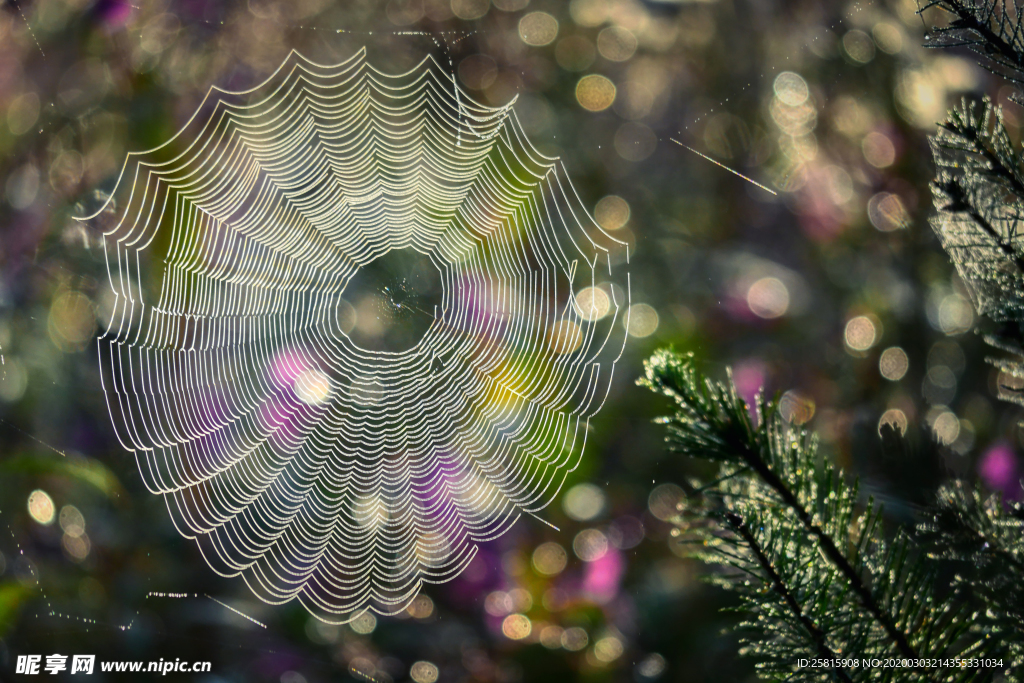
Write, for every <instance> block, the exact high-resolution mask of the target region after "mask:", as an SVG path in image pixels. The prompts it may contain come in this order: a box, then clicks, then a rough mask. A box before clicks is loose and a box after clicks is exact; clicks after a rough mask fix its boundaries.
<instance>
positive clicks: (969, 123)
mask: <svg viewBox="0 0 1024 683" xmlns="http://www.w3.org/2000/svg"><path fill="white" fill-rule="evenodd" d="M931 143H932V153H933V155H934V158H935V161H936V164H937V166H938V175H937V177H936V179H935V181H934V182H933V183H932V191H933V195H934V200H935V206H936V208H937V209H938V214H937V216H935V218H933V220H932V227H933V228H934V229H935V232H936V234H937V235H938V236H939V239H940V241H941V242H942V246H943V248H944V249H945V250H946V252H947V253H948V254H949V256H950V258H951V259H952V261H953V263H954V265H955V266H956V268H957V271H958V272H959V274H960V277H961V278H962V279H963V281H964V282H965V283H966V284H967V286H968V288H969V291H970V293H971V296H972V298H973V299H974V303H975V305H976V306H977V307H978V310H979V312H980V313H982V314H985V315H988V316H989V317H991V318H992V319H993V320H996V321H999V322H1002V321H1014V322H1020V321H1024V242H1022V240H1021V233H1020V227H1021V226H1020V219H1021V209H1022V207H1024V170H1022V168H1021V162H1020V157H1019V156H1018V155H1017V154H1016V152H1015V151H1014V149H1013V145H1012V143H1011V142H1010V139H1009V136H1008V135H1007V133H1006V128H1005V126H1004V125H1003V121H1002V116H1001V114H1000V112H999V109H998V108H997V107H994V106H993V105H992V103H991V102H989V101H988V100H985V101H983V102H982V103H980V104H979V103H971V102H968V101H966V100H964V101H963V102H962V103H961V104H960V106H959V107H954V108H953V109H952V110H951V111H950V112H949V116H948V118H947V120H946V121H945V122H944V123H943V124H942V125H941V126H940V129H939V133H938V134H937V135H936V136H935V137H933V138H932V140H931Z"/></svg>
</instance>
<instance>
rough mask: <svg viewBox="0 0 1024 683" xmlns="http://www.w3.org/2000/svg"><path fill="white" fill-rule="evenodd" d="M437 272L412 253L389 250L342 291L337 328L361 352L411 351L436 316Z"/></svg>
mask: <svg viewBox="0 0 1024 683" xmlns="http://www.w3.org/2000/svg"><path fill="white" fill-rule="evenodd" d="M441 283H442V279H441V271H440V270H439V269H438V267H437V265H436V264H435V263H434V262H432V261H431V259H430V258H429V257H428V256H426V255H424V254H421V253H420V252H418V251H416V250H415V249H410V248H405V249H392V250H391V251H389V252H387V253H385V254H383V255H382V256H378V257H377V258H375V259H374V260H373V261H370V262H369V263H367V264H366V265H364V266H362V267H361V268H360V269H359V270H358V271H357V272H356V273H355V275H353V276H352V279H351V280H349V283H348V285H347V286H346V287H345V292H344V295H343V296H344V297H345V299H346V300H347V301H348V303H349V304H350V306H351V308H349V307H348V306H346V307H342V310H339V313H338V317H339V322H340V323H341V325H342V329H345V330H348V335H349V337H350V338H351V339H352V341H353V343H355V345H356V346H358V347H359V348H361V349H363V350H366V351H385V352H390V353H398V352H401V351H408V350H409V349H411V348H413V347H414V346H416V344H418V343H419V341H420V340H421V339H423V336H424V335H425V334H426V332H427V330H428V329H429V328H430V326H431V325H432V324H433V322H434V319H435V317H437V316H439V315H440V314H439V313H438V312H439V311H440V310H441V301H442V285H441Z"/></svg>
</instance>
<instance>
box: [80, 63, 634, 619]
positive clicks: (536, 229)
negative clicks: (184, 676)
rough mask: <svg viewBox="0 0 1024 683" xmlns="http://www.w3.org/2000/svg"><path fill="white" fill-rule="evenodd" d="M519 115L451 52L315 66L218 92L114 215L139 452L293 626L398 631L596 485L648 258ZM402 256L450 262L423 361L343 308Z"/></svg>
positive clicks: (127, 443) (180, 509)
mask: <svg viewBox="0 0 1024 683" xmlns="http://www.w3.org/2000/svg"><path fill="white" fill-rule="evenodd" d="M511 105H512V103H510V104H509V105H508V106H505V107H501V108H490V107H485V106H482V105H479V104H476V103H474V102H473V101H472V100H471V99H470V98H469V97H467V96H466V94H465V93H462V92H460V91H459V89H458V86H457V85H456V84H455V83H454V79H453V78H452V76H451V75H449V74H447V73H445V72H444V71H443V70H442V69H441V68H439V66H438V64H437V63H436V62H435V61H434V60H433V58H429V57H428V58H426V59H425V60H424V61H423V62H421V63H420V64H419V65H418V66H417V67H416V68H414V69H412V70H411V71H409V72H407V73H404V74H399V75H390V74H385V73H382V72H380V71H378V70H376V69H375V68H373V67H372V66H371V65H370V64H368V63H367V61H366V55H365V51H363V50H361V51H360V52H358V53H357V54H356V55H354V56H353V57H352V58H351V59H349V60H348V61H346V62H344V63H342V64H339V65H333V66H325V65H319V64H315V63H313V62H311V61H309V60H307V59H306V58H304V57H302V56H301V55H299V54H297V53H292V54H291V55H290V56H289V57H288V58H287V59H286V60H285V62H284V63H283V64H282V66H281V67H280V68H279V69H278V71H277V72H276V73H275V74H274V75H273V76H271V77H270V78H269V79H268V80H267V81H266V82H265V83H263V84H261V85H260V86H258V87H256V88H254V89H253V90H250V91H245V92H239V93H232V92H226V91H223V90H219V89H216V88H213V89H211V91H210V93H209V95H208V96H207V98H206V101H205V102H204V104H203V106H201V107H200V109H199V110H198V111H197V112H196V114H195V115H194V116H193V118H192V120H191V121H190V122H189V123H188V124H187V125H186V126H185V127H184V128H183V129H182V130H181V131H180V132H179V133H178V134H177V135H176V136H175V137H174V138H172V139H171V140H170V141H168V142H167V143H165V144H164V145H162V146H161V147H158V148H156V149H155V150H150V151H149V152H144V153H141V154H138V155H134V154H133V155H130V156H129V158H128V161H127V162H126V164H125V167H124V169H123V170H122V173H121V177H120V179H119V181H118V186H117V188H116V189H115V191H114V193H113V194H112V195H111V198H110V200H109V201H108V202H107V204H106V205H105V206H104V207H103V208H102V209H100V211H98V212H97V213H96V214H94V215H93V216H91V217H89V219H96V218H98V217H101V214H106V216H107V218H108V219H110V218H112V220H111V221H110V225H111V226H112V227H111V228H110V229H109V231H108V232H105V233H104V249H105V253H106V257H107V264H108V274H109V277H110V285H111V287H112V289H113V294H114V298H115V299H116V304H115V306H114V310H113V314H112V316H111V319H110V322H109V326H108V329H107V331H106V333H105V334H104V335H103V336H101V337H100V339H99V341H98V343H99V350H100V358H101V366H102V368H101V369H102V377H103V382H104V390H105V392H106V397H107V403H108V407H109V410H110V414H111V418H112V421H113V423H114V426H115V429H116V431H117V434H118V438H119V439H120V441H121V443H122V444H123V445H124V447H125V448H127V449H129V450H130V451H133V452H134V454H135V457H136V459H137V462H138V467H139V470H140V472H141V475H142V477H143V479H144V481H145V484H146V486H147V487H148V488H149V490H150V491H152V492H153V493H157V494H160V495H162V496H164V498H165V500H166V503H167V507H168V510H169V511H170V514H171V517H172V519H173V521H174V523H175V525H176V526H177V528H178V530H179V531H180V532H181V533H182V534H183V535H184V536H186V537H188V538H194V539H195V540H196V541H197V543H198V544H199V547H200V548H201V550H202V552H203V554H204V556H205V558H206V560H207V562H209V564H210V566H211V567H212V568H213V569H214V570H215V571H216V572H218V573H219V574H222V575H226V576H234V575H239V574H241V575H242V576H243V577H244V579H245V581H246V582H247V584H248V585H249V586H250V587H251V588H252V590H253V591H254V592H255V593H256V595H257V596H259V597H260V598H261V599H263V600H265V601H267V602H269V603H283V602H286V601H288V600H291V599H293V598H298V599H299V600H300V601H301V602H302V604H303V605H304V606H305V607H306V608H307V609H308V610H309V611H310V612H311V613H313V614H314V615H316V616H317V617H319V618H321V619H323V620H325V621H330V622H332V623H340V622H344V621H348V620H351V619H352V618H355V617H356V616H358V615H359V614H361V613H362V612H363V611H365V610H367V609H372V610H374V611H376V612H378V613H383V614H388V613H395V612H397V611H399V610H401V609H403V608H405V607H406V606H407V605H408V604H409V603H410V602H411V601H412V600H413V599H414V598H415V597H416V595H417V593H418V592H419V590H420V589H421V588H422V586H423V584H424V583H440V582H444V581H447V580H449V579H451V578H453V577H455V576H456V575H457V574H458V573H459V572H460V571H461V570H462V569H463V568H465V566H466V565H467V564H468V563H469V562H470V560H472V558H473V557H474V555H475V554H476V552H477V549H478V545H477V544H478V543H480V542H483V541H487V540H490V539H494V538H497V537H498V536H500V535H501V534H502V533H504V532H505V531H506V530H507V529H508V528H509V527H510V526H511V525H512V524H513V523H515V521H516V520H517V519H518V518H519V517H520V516H521V515H522V514H523V513H524V512H525V513H528V514H534V513H536V512H537V511H539V510H540V509H542V508H543V507H545V506H546V505H547V504H549V503H550V502H551V500H552V499H553V498H554V496H555V495H556V494H557V493H558V490H559V488H560V487H561V485H562V483H563V481H564V479H565V476H566V474H567V473H568V472H570V471H572V469H574V468H575V467H576V465H577V463H578V462H579V458H580V456H581V453H582V450H583V447H584V445H585V442H586V435H587V430H588V425H589V418H590V417H591V416H592V415H594V414H595V413H596V412H597V411H598V410H599V409H600V407H601V405H602V403H603V402H604V400H605V397H606V395H607V392H608V389H609V385H610V382H611V378H612V372H613V369H614V363H615V361H616V360H617V359H618V358H619V356H620V355H621V353H622V349H623V345H624V342H625V333H624V328H625V327H626V325H625V324H624V322H627V321H624V320H623V318H624V317H625V316H626V315H627V312H628V296H629V280H628V274H626V276H625V280H624V283H623V284H624V286H620V285H614V284H610V278H611V276H612V268H613V265H615V264H628V252H627V251H626V245H625V244H623V243H622V242H620V241H617V240H615V239H614V238H613V237H612V236H611V235H609V234H608V233H606V232H604V231H603V230H601V228H600V227H599V226H598V225H596V224H595V222H594V221H593V219H592V218H591V217H590V215H589V213H588V212H587V211H586V209H585V208H584V207H583V205H582V203H581V201H580V199H579V197H578V196H577V194H576V192H575V190H574V189H573V187H572V185H571V184H570V182H569V180H568V179H567V177H566V174H565V170H564V167H563V166H562V164H561V163H560V162H559V161H558V160H557V159H555V158H548V157H545V156H543V155H541V154H540V153H538V152H537V151H536V150H535V149H534V148H533V147H532V145H531V144H530V143H529V141H528V140H527V138H526V136H525V135H524V133H523V131H522V128H521V126H520V125H519V122H518V120H517V118H516V116H515V112H514V110H513V109H512V108H511ZM161 155H162V156H161ZM161 159H163V160H161ZM393 249H412V250H415V251H416V252H418V253H420V254H422V255H424V256H426V257H427V258H429V260H430V262H431V263H432V264H433V266H434V267H436V268H437V270H438V271H439V273H440V280H441V290H442V291H441V301H442V303H441V304H440V306H438V307H437V309H436V310H435V311H434V313H433V316H432V317H433V320H432V322H431V323H430V327H429V328H428V329H427V331H426V333H425V334H424V336H423V337H422V339H420V340H419V341H418V343H416V344H415V345H414V346H413V347H412V348H410V349H408V350H405V351H399V352H389V351H372V350H367V349H364V348H361V347H360V346H357V345H356V344H355V343H354V342H353V341H352V338H351V337H350V336H349V335H348V334H347V333H346V330H345V329H344V325H343V324H342V322H341V317H342V316H341V313H340V312H341V311H342V310H343V309H345V308H346V307H347V304H346V303H345V301H344V296H345V294H346V285H347V284H348V283H349V282H350V280H351V279H352V277H353V275H354V274H355V273H356V272H357V271H358V270H359V269H360V268H361V267H362V266H364V265H366V264H368V263H370V262H372V261H373V260H374V259H376V258H379V257H381V256H382V255H384V254H386V253H387V252H389V251H390V250H393ZM615 270H616V271H617V272H618V271H621V270H623V266H616V267H615ZM592 287H596V289H592V290H589V291H590V292H591V295H588V296H587V297H585V298H584V297H579V298H577V296H576V294H578V293H579V292H580V291H583V290H586V288H592ZM597 290H600V292H598V291H597ZM145 291H150V292H158V294H156V296H155V297H154V298H155V301H154V300H153V299H152V298H150V297H149V296H148V295H145V294H144V292H145ZM601 292H605V293H606V297H605V298H604V299H602V298H601V295H600V293H601ZM595 293H596V294H597V296H595V295H594V294H595ZM602 301H603V303H604V306H603V309H604V310H598V309H599V308H601V306H600V305H599V304H600V303H601V302H602ZM151 302H152V303H151ZM349 310H351V309H350V308H349ZM605 311H607V312H606V314H605Z"/></svg>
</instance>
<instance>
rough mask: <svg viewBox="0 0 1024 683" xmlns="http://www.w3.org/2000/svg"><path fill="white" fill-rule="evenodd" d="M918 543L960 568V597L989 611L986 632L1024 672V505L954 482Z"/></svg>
mask: <svg viewBox="0 0 1024 683" xmlns="http://www.w3.org/2000/svg"><path fill="white" fill-rule="evenodd" d="M918 538H919V539H920V541H921V543H922V545H923V546H924V547H926V548H927V549H928V552H929V553H930V554H931V556H933V557H935V558H938V559H942V560H946V561H948V562H950V563H952V564H953V565H954V566H955V568H956V570H957V574H956V577H955V579H954V585H955V587H956V589H957V591H958V592H959V594H960V595H961V596H963V597H965V598H969V599H973V600H976V601H977V602H979V603H980V604H981V605H982V606H983V607H984V609H981V610H979V611H978V614H977V618H978V619H979V620H981V621H982V622H983V626H982V628H983V629H984V630H986V631H988V632H990V633H993V634H998V637H999V638H1001V639H1002V640H1003V644H1004V645H1005V647H1006V649H1007V656H1008V658H1009V660H1010V661H1009V665H1010V666H1011V667H1013V668H1015V669H1017V670H1024V505H1021V504H1020V503H1004V502H1003V501H1002V500H1000V498H999V497H998V496H989V497H985V496H983V495H982V494H981V493H980V492H979V491H977V490H976V489H973V488H970V487H968V486H967V485H965V484H964V483H963V482H954V483H951V484H949V485H947V486H944V487H943V488H942V489H941V490H940V491H939V495H938V503H937V505H936V507H935V509H934V510H933V511H932V514H931V516H930V518H929V519H928V520H927V521H925V522H924V523H922V524H921V526H920V528H919V530H918Z"/></svg>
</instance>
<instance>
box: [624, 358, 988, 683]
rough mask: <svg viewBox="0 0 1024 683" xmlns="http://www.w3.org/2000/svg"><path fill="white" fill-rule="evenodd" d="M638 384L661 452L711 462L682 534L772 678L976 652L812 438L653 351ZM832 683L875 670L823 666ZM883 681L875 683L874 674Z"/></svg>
mask: <svg viewBox="0 0 1024 683" xmlns="http://www.w3.org/2000/svg"><path fill="white" fill-rule="evenodd" d="M640 384H641V385H643V386H646V387H648V388H650V389H651V390H653V391H655V392H658V393H661V394H664V395H666V396H669V397H670V398H672V399H673V400H674V401H675V404H676V409H677V411H676V413H675V414H674V415H672V416H669V417H666V418H662V419H661V420H660V422H662V423H664V424H666V425H667V426H668V432H669V435H668V440H669V444H670V446H671V448H672V449H673V450H675V451H677V452H680V453H683V454H685V455H689V456H692V457H697V458H702V459H705V460H710V461H714V462H717V463H719V465H720V471H719V476H718V477H717V478H716V480H715V481H714V482H712V483H710V484H708V485H706V486H703V487H699V488H698V489H696V491H697V492H698V493H699V501H700V502H699V503H697V504H695V503H694V502H693V501H691V503H690V504H689V505H688V506H687V508H686V509H685V510H683V511H682V513H681V515H680V519H679V524H680V529H681V530H685V533H686V534H687V535H688V536H691V537H692V540H694V541H696V542H699V543H700V544H701V546H700V547H701V550H699V551H698V552H697V553H696V556H698V557H700V558H702V559H704V560H706V561H709V562H715V563H719V564H723V565H725V566H728V567H731V568H732V569H733V570H735V571H736V575H735V576H734V577H733V580H731V581H730V582H729V584H728V585H729V586H730V587H731V588H733V589H734V590H737V591H738V592H739V593H740V595H741V598H742V600H743V604H744V611H745V612H747V613H749V614H751V615H756V618H752V619H748V620H747V621H745V622H744V624H743V627H744V628H745V630H747V631H750V632H753V633H756V634H759V635H758V636H755V637H751V638H750V639H749V640H747V641H746V643H747V647H746V648H745V649H746V651H747V652H748V653H750V654H752V655H754V656H755V657H757V658H758V660H759V668H760V669H761V671H762V673H765V674H767V675H768V676H770V677H776V676H782V677H792V678H793V679H796V680H821V677H822V676H823V674H824V673H825V672H822V671H817V672H814V671H808V670H801V669H798V668H795V667H794V664H795V663H796V661H797V660H798V659H799V658H802V657H803V658H807V657H828V656H829V655H827V654H825V653H827V652H834V653H839V655H840V657H880V658H885V657H897V658H906V659H919V658H927V657H938V656H947V657H948V656H954V655H963V654H964V653H968V652H970V653H978V652H982V651H984V649H985V647H987V645H986V644H985V643H984V642H983V641H982V640H980V639H979V638H977V637H975V636H974V635H972V634H970V633H969V632H968V631H969V625H970V623H971V621H972V620H971V619H970V618H969V616H968V615H967V614H965V613H964V612H963V605H962V603H960V602H955V601H954V602H943V601H941V600H938V599H936V597H935V595H934V590H935V585H936V580H935V575H934V572H933V571H932V570H931V569H930V568H929V567H930V566H929V565H928V564H927V563H926V562H924V561H923V560H922V558H921V557H919V556H918V554H917V553H915V552H913V548H912V545H911V543H910V541H909V538H908V537H907V535H906V534H904V533H902V532H900V533H897V534H896V535H895V536H894V537H893V538H892V539H891V540H889V539H887V538H886V537H885V536H884V535H883V533H882V529H881V511H880V508H879V507H878V506H877V505H875V504H874V503H873V502H872V501H870V500H868V501H867V503H866V504H863V503H862V502H861V501H860V500H859V498H858V490H857V486H856V484H852V485H846V484H845V482H844V481H843V478H842V476H841V472H840V471H839V470H837V469H836V468H834V467H833V466H832V465H830V464H829V463H828V462H827V461H825V460H824V459H823V458H821V457H820V456H819V455H818V452H817V444H816V441H815V439H814V438H813V436H812V435H810V434H809V433H808V432H806V431H804V430H802V429H793V428H789V427H788V426H787V425H785V424H784V423H783V421H782V419H781V417H780V416H779V413H778V406H777V404H776V403H775V402H766V401H764V400H763V398H759V399H758V405H757V420H756V422H755V420H754V419H752V418H751V415H750V413H749V411H748V409H747V405H746V404H745V403H744V401H743V400H742V399H740V398H739V396H738V394H737V393H736V390H735V387H733V386H732V385H731V383H730V384H729V385H726V384H722V383H717V382H713V381H711V380H709V379H707V378H705V377H703V376H702V375H701V374H700V373H698V372H697V371H696V370H695V369H694V368H693V365H692V359H691V358H690V357H684V356H680V355H677V354H674V353H672V352H670V351H660V352H658V353H656V354H655V355H654V356H652V357H651V358H650V359H649V360H648V361H647V363H646V376H645V378H643V379H641V380H640ZM827 675H828V676H829V677H830V678H831V679H832V680H850V681H861V680H872V681H874V680H885V679H886V678H885V675H884V674H882V673H879V672H878V671H865V670H863V669H857V668H849V669H842V670H839V669H833V670H829V671H828V672H827ZM880 676H881V677H882V678H881V679H880V678H879V677H880ZM893 676H894V679H895V680H901V681H903V680H908V681H961V680H974V679H975V677H976V676H978V674H977V672H975V673H970V672H965V671H963V670H955V671H954V670H940V669H929V668H917V669H902V670H900V671H899V675H898V676H897V675H896V674H893Z"/></svg>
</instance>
